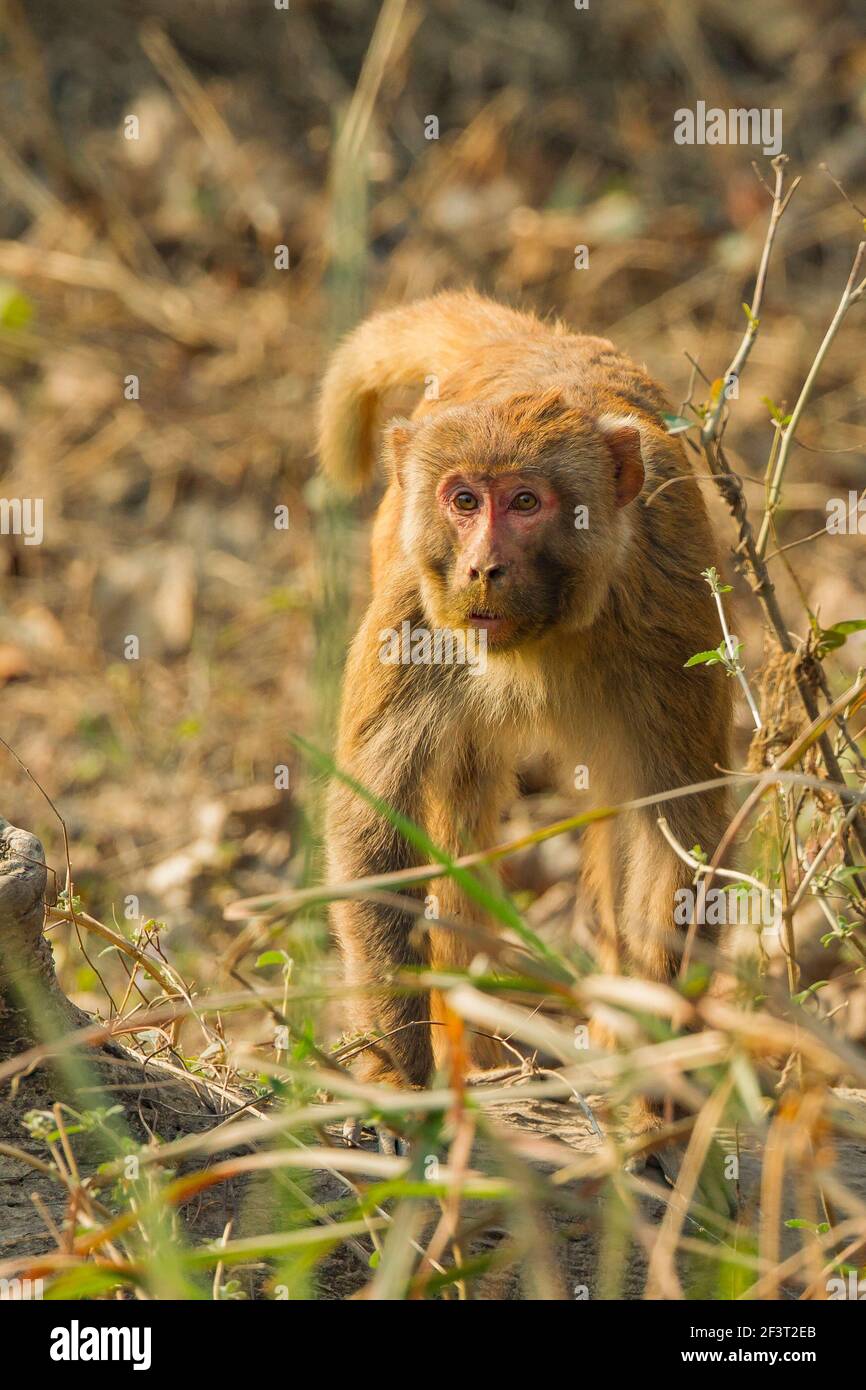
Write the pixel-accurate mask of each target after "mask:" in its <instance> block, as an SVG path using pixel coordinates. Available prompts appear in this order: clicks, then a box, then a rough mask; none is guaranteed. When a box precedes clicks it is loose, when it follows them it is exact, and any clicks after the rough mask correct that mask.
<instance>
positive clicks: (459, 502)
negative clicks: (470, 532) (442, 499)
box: [451, 488, 478, 512]
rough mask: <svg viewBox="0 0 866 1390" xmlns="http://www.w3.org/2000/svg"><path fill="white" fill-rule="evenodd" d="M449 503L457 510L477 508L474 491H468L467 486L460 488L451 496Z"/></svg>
mask: <svg viewBox="0 0 866 1390" xmlns="http://www.w3.org/2000/svg"><path fill="white" fill-rule="evenodd" d="M451 505H452V507H454V508H455V509H456V510H457V511H458V512H474V511H476V510H477V508H478V498H477V497H476V496H475V493H474V492H469V490H468V489H467V488H461V489H460V491H459V492H455V494H454V496H453V497H452V498H451Z"/></svg>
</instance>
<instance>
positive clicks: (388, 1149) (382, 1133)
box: [343, 1116, 409, 1158]
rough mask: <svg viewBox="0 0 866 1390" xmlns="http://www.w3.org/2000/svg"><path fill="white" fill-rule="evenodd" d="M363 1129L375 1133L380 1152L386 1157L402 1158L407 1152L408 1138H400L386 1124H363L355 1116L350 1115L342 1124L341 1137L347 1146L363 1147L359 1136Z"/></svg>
mask: <svg viewBox="0 0 866 1390" xmlns="http://www.w3.org/2000/svg"><path fill="white" fill-rule="evenodd" d="M365 1129H366V1130H368V1131H369V1132H370V1133H372V1134H375V1136H376V1141H377V1145H378V1149H379V1153H380V1154H385V1156H386V1157H388V1158H403V1157H405V1156H406V1155H407V1154H408V1153H409V1143H408V1140H406V1139H401V1138H400V1136H399V1134H395V1133H394V1131H393V1129H389V1128H388V1126H387V1125H364V1124H362V1123H361V1121H360V1120H359V1119H357V1118H356V1117H355V1116H351V1117H350V1118H349V1119H348V1120H346V1121H345V1122H344V1124H343V1138H344V1139H345V1141H346V1145H347V1147H348V1148H350V1149H362V1148H363V1147H364V1145H363V1143H362V1142H361V1136H362V1132H363V1131H364V1130H365Z"/></svg>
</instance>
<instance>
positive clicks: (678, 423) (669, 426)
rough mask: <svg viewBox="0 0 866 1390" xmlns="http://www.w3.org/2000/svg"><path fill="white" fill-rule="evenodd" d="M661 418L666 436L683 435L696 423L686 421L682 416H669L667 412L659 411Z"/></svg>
mask: <svg viewBox="0 0 866 1390" xmlns="http://www.w3.org/2000/svg"><path fill="white" fill-rule="evenodd" d="M661 418H662V421H663V422H664V427H665V429H666V430H667V432H668V434H685V432H686V430H690V429H692V428H693V426H694V425H695V424H696V423H697V422H696V421H695V420H687V419H686V418H685V416H683V415H669V414H668V413H667V411H665V410H663V411H661Z"/></svg>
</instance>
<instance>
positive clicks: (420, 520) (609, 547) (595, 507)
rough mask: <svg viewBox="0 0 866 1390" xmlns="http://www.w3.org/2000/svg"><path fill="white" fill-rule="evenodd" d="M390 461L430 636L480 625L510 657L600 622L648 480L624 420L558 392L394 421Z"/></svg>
mask: <svg viewBox="0 0 866 1390" xmlns="http://www.w3.org/2000/svg"><path fill="white" fill-rule="evenodd" d="M385 455H386V460H387V461H388V462H389V464H390V468H391V472H392V476H393V477H395V478H396V479H397V480H398V481H399V483H400V486H401V487H402V490H403V494H404V506H403V512H402V526H401V539H402V544H403V549H404V553H405V555H406V558H407V561H408V563H409V564H410V565H412V566H413V567H415V568H416V569H417V570H418V571H419V573H420V579H421V592H422V598H423V601H424V606H425V609H426V613H427V617H428V620H429V621H430V623H431V624H432V625H433V626H434V627H452V628H453V627H477V628H483V629H485V630H486V632H487V641H488V646H489V648H490V649H492V650H499V651H504V650H510V649H513V648H515V647H518V646H520V645H522V644H524V643H526V642H531V641H535V640H537V639H538V638H540V637H543V636H545V635H548V634H551V633H554V632H555V631H557V630H560V631H576V630H579V629H581V628H586V627H588V626H589V625H590V624H591V623H592V622H593V621H594V619H595V618H596V617H597V615H598V613H599V611H600V609H601V607H602V605H603V603H604V601H605V598H606V596H607V594H608V592H609V590H610V586H611V584H612V582H613V580H614V578H615V576H616V574H617V571H618V569H619V567H620V564H621V562H622V559H623V557H624V553H625V550H626V548H627V545H628V539H629V535H630V531H631V519H630V517H629V515H628V512H629V506H628V504H629V503H630V502H633V501H634V499H635V498H636V497H637V495H638V493H639V492H640V490H641V488H642V486H643V481H644V469H643V463H642V460H641V435H640V433H639V431H638V429H637V428H636V427H635V425H634V424H633V423H631V421H630V419H629V418H623V417H616V416H612V415H605V414H604V413H603V412H601V411H600V412H598V413H595V414H591V413H588V412H586V411H585V410H581V409H577V408H575V407H573V406H571V405H570V404H569V403H568V401H567V399H566V398H565V397H564V396H563V394H562V393H561V392H560V391H559V390H558V389H553V390H548V391H545V392H543V393H534V394H526V395H520V396H512V397H509V398H505V399H502V400H494V401H485V402H480V403H473V404H470V405H459V406H453V407H450V408H446V409H442V410H440V411H439V412H438V413H436V414H431V415H429V416H427V417H426V418H422V419H420V420H417V421H412V422H410V421H406V420H400V421H397V422H395V423H394V424H393V425H392V426H391V427H390V429H389V430H388V432H387V434H386V444H385Z"/></svg>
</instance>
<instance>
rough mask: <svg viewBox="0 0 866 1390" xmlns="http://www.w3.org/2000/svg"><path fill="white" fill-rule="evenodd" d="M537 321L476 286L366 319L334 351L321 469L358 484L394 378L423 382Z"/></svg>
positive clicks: (343, 484) (369, 462) (343, 482)
mask: <svg viewBox="0 0 866 1390" xmlns="http://www.w3.org/2000/svg"><path fill="white" fill-rule="evenodd" d="M533 327H534V328H535V330H536V331H537V329H538V323H537V320H536V319H534V318H533V317H532V316H531V315H529V314H520V313H517V312H516V311H515V310H513V309H506V308H504V307H503V306H502V305H500V304H494V303H493V302H492V301H491V300H489V299H484V298H483V297H482V296H481V295H479V294H475V293H474V292H472V291H465V292H460V293H454V292H446V293H444V294H439V295H435V296H434V297H433V298H432V299H422V300H419V301H418V302H417V303H416V304H410V305H407V306H406V307H405V308H401V309H388V310H386V311H385V312H384V313H381V314H376V315H374V317H373V318H370V319H367V320H366V321H365V322H364V323H362V324H360V325H359V327H358V328H356V329H354V331H353V332H352V333H350V334H349V335H348V337H347V338H344V339H343V341H342V343H341V344H340V345H339V347H338V348H337V349H336V351H335V352H334V355H333V357H332V358H331V361H330V364H329V366H328V370H327V372H326V373H325V379H324V381H323V383H322V392H321V396H320V398H319V417H318V444H319V460H320V463H321V468H322V472H323V473H324V474H325V476H326V477H328V478H330V479H331V480H332V481H333V482H334V483H336V484H337V486H338V487H339V488H340V489H341V490H342V491H344V492H357V491H358V489H359V488H360V487H361V486H362V484H363V483H365V482H366V481H367V480H368V478H369V477H370V474H371V473H372V471H373V465H374V462H375V452H374V437H375V426H376V413H377V405H378V402H379V397H380V396H381V395H382V394H383V392H385V391H388V390H391V389H393V388H394V387H397V386H412V385H418V386H419V387H420V386H422V385H423V382H424V378H425V376H427V375H429V374H430V373H431V372H436V373H440V374H442V375H444V374H445V373H446V372H449V371H451V370H452V369H453V368H454V367H457V366H459V365H460V363H461V361H462V360H463V359H464V358H465V357H466V355H467V353H469V352H471V351H473V350H474V349H477V348H479V347H482V346H483V345H484V344H485V343H489V342H491V341H493V340H495V339H498V338H505V337H515V336H519V335H521V334H522V333H525V332H526V331H527V329H531V328H533Z"/></svg>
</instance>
